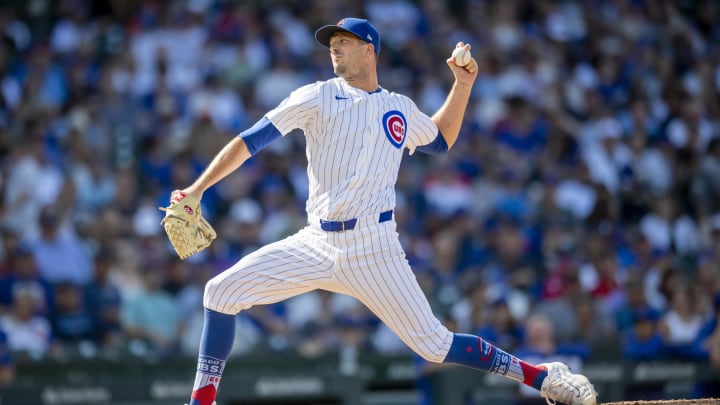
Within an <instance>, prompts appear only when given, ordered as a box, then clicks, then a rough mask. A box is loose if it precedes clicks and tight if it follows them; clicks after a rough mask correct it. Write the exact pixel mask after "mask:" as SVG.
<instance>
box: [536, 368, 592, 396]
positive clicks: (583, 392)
mask: <svg viewBox="0 0 720 405" xmlns="http://www.w3.org/2000/svg"><path fill="white" fill-rule="evenodd" d="M538 367H545V368H546V369H547V371H548V376H547V377H545V380H544V381H543V383H542V387H541V388H540V396H541V397H543V398H545V401H547V403H548V404H549V405H555V404H556V403H558V402H560V403H563V404H566V405H596V404H597V392H596V391H595V387H593V385H592V384H591V383H590V381H589V380H588V379H587V377H585V376H584V375H581V374H573V373H572V372H570V369H569V368H568V366H566V365H565V364H563V363H560V362H553V363H543V364H538Z"/></svg>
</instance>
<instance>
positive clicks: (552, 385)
mask: <svg viewBox="0 0 720 405" xmlns="http://www.w3.org/2000/svg"><path fill="white" fill-rule="evenodd" d="M554 377H555V378H553V379H552V380H550V382H549V383H548V388H547V392H548V393H551V394H553V396H558V397H560V398H559V400H560V401H561V402H563V403H566V404H571V403H572V396H573V395H572V392H570V391H569V390H567V389H561V390H560V391H557V390H556V388H560V387H562V386H563V385H564V384H567V385H571V386H572V384H571V382H570V379H569V378H567V377H566V376H565V375H564V374H562V373H559V374H555V376H554ZM545 402H547V403H548V405H555V404H557V400H556V399H552V398H548V397H546V398H545Z"/></svg>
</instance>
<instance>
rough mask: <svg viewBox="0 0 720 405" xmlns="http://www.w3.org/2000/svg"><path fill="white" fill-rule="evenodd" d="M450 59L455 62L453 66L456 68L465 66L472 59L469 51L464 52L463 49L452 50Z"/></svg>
mask: <svg viewBox="0 0 720 405" xmlns="http://www.w3.org/2000/svg"><path fill="white" fill-rule="evenodd" d="M452 57H453V60H455V64H456V65H458V66H465V65H467V64H468V63H470V58H472V56H471V55H470V51H468V50H466V49H465V48H464V47H461V48H455V50H453V53H452Z"/></svg>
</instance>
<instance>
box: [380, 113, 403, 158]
mask: <svg viewBox="0 0 720 405" xmlns="http://www.w3.org/2000/svg"><path fill="white" fill-rule="evenodd" d="M382 125H383V129H384V130H385V135H386V136H387V138H388V140H389V141H390V143H391V144H392V145H393V146H394V147H396V148H398V149H400V148H401V147H402V146H403V143H405V134H406V133H407V120H405V116H404V115H403V113H401V112H400V111H397V110H392V111H388V112H386V113H385V115H383V118H382Z"/></svg>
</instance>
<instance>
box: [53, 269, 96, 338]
mask: <svg viewBox="0 0 720 405" xmlns="http://www.w3.org/2000/svg"><path fill="white" fill-rule="evenodd" d="M49 319H50V324H51V325H52V329H53V335H54V336H55V337H56V338H57V339H58V340H59V341H60V342H61V343H63V345H64V346H65V347H66V348H68V349H70V350H77V349H79V348H83V347H88V348H91V350H94V347H95V344H96V343H97V342H98V340H99V339H98V326H97V323H96V319H95V317H94V316H93V313H92V312H91V311H90V309H89V308H88V307H86V305H85V301H84V300H83V290H82V288H81V287H79V286H78V285H76V284H73V283H70V282H67V281H66V282H61V283H57V284H55V305H53V311H52V312H51V313H50V316H49Z"/></svg>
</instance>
